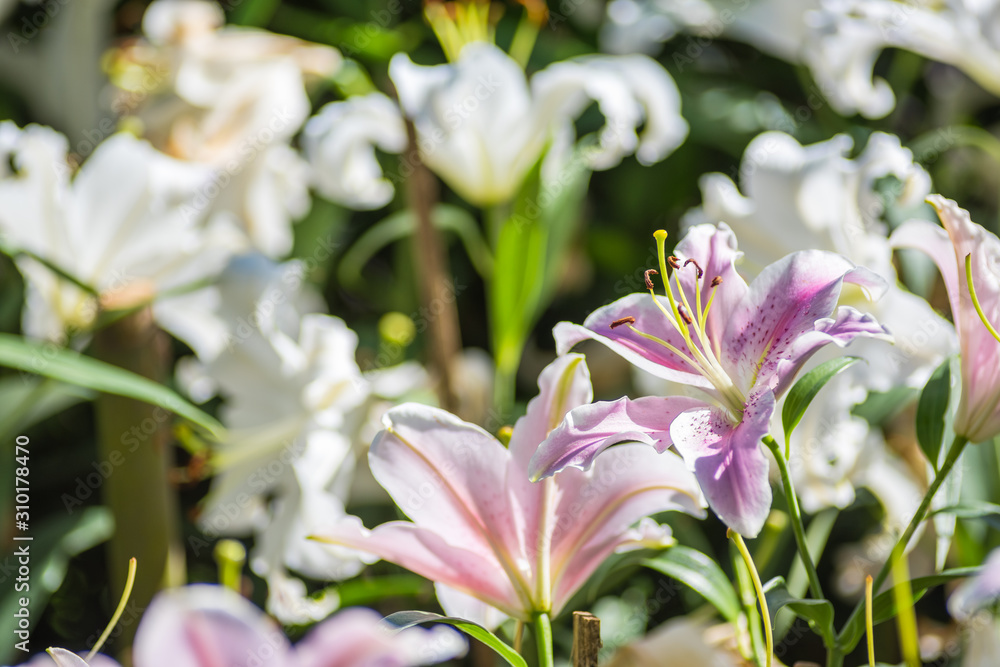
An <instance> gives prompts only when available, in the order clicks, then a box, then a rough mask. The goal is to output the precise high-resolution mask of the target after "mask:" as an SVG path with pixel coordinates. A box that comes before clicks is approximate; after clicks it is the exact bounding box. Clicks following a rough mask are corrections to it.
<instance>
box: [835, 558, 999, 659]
mask: <svg viewBox="0 0 1000 667" xmlns="http://www.w3.org/2000/svg"><path fill="white" fill-rule="evenodd" d="M981 569H982V568H981V567H959V568H954V569H951V570H945V571H944V572H941V573H940V574H932V575H930V576H927V577H917V578H916V579H913V580H911V581H910V586H911V587H912V589H913V601H914V602H916V601H917V600H919V599H920V598H921V597H923V595H924V593H926V592H927V591H928V590H929V589H931V588H934V587H935V586H940V585H941V584H945V583H948V582H949V581H954V580H955V579H964V578H966V577H972V576H975V575H977V574H979V571H980V570H981ZM895 615H896V601H895V599H894V598H893V596H892V590H891V589H890V590H887V591H884V592H882V593H880V594H879V595H876V596H875V599H874V600H872V621H873V623H874V624H875V625H878V624H879V623H883V622H885V621H888V620H889V619H891V618H893V617H894V616H895ZM864 632H865V619H864V614H858V615H857V616H855V617H854V620H853V621H852V622H851V624H850V625H847V626H845V627H844V629H843V630H841V632H840V647H841V649H842V650H843V651H845V652H850V651H851V650H853V649H854V647H855V646H857V644H858V642H859V641H861V637H863V636H864Z"/></svg>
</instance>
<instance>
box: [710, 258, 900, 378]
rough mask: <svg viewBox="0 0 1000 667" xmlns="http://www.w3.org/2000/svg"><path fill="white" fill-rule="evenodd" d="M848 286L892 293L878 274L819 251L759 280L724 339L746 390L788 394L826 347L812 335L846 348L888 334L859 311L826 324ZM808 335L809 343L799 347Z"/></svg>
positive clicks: (781, 264) (787, 261) (768, 271)
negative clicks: (868, 337)
mask: <svg viewBox="0 0 1000 667" xmlns="http://www.w3.org/2000/svg"><path fill="white" fill-rule="evenodd" d="M845 282H850V283H855V284H858V285H860V286H862V287H863V288H865V289H867V290H868V291H869V293H870V294H871V295H872V296H874V297H875V298H877V297H878V296H881V294H882V293H883V292H884V291H885V289H887V284H886V282H885V280H883V279H882V278H881V277H879V276H878V275H877V274H875V273H872V272H871V271H869V270H867V269H865V268H862V267H857V266H855V265H854V264H852V263H851V262H849V261H848V260H846V259H845V258H843V257H842V256H840V255H837V254H834V253H831V252H824V251H819V250H804V251H801V252H796V253H793V254H791V255H788V256H787V257H785V258H783V259H781V260H780V261H777V262H775V263H774V264H771V265H770V266H768V267H767V268H765V269H764V270H763V271H762V272H761V273H760V275H759V276H757V278H756V279H755V280H754V281H753V283H751V285H750V289H749V291H748V292H747V298H746V299H745V300H744V301H743V302H742V303H741V304H740V305H739V306H738V307H737V308H736V309H735V310H734V312H733V313H732V316H731V319H730V321H729V325H728V328H727V330H726V334H725V336H724V341H725V342H724V350H723V353H724V356H725V358H726V360H727V361H728V363H729V365H730V368H731V375H732V376H733V377H734V379H736V378H738V381H739V382H742V384H743V390H744V391H746V392H747V393H750V390H751V389H752V388H753V387H754V386H762V387H763V386H766V387H769V388H771V389H772V390H773V391H774V392H775V394H777V395H780V394H781V393H782V392H783V391H785V390H786V389H787V388H788V385H789V384H790V383H791V381H792V379H793V378H794V373H795V372H796V371H798V369H799V368H801V365H802V363H804V362H805V361H806V359H808V356H809V355H811V354H812V353H813V352H815V351H816V350H817V349H819V347H820V345H821V343H819V342H818V340H817V338H816V337H815V336H809V335H807V334H810V333H813V332H817V331H818V332H822V333H823V334H826V335H827V336H829V342H833V341H834V340H836V341H837V342H838V344H844V345H846V344H847V343H848V342H850V340H851V339H852V338H853V337H855V336H858V335H873V336H886V335H887V332H886V331H885V330H884V329H883V328H882V327H881V326H879V325H878V323H877V322H875V320H874V319H873V318H870V317H869V318H865V317H863V316H861V315H860V314H859V313H857V311H854V312H853V313H852V312H851V311H849V310H848V311H843V310H842V311H839V312H838V313H837V316H836V319H835V320H833V321H832V322H825V321H823V320H825V319H826V318H829V316H830V315H831V314H832V313H833V312H834V309H835V308H836V306H837V301H838V299H839V298H840V291H841V287H842V286H843V283H845ZM804 335H806V339H807V341H804V342H803V343H802V344H801V345H800V344H799V342H798V339H799V338H800V337H802V336H804ZM793 355H797V356H793ZM723 363H726V361H724V362H723Z"/></svg>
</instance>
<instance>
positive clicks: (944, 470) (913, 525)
mask: <svg viewBox="0 0 1000 667" xmlns="http://www.w3.org/2000/svg"><path fill="white" fill-rule="evenodd" d="M967 444H969V439H968V438H966V437H965V436H964V435H957V434H956V435H955V439H954V440H953V441H952V443H951V448H950V449H949V450H948V456H947V457H946V458H945V460H944V463H942V464H941V469H940V470H938V473H937V474H936V475H935V476H934V481H932V482H931V485H930V486H929V487H928V488H927V493H925V494H924V497H923V500H921V501H920V506H919V507H918V508H917V511H916V512H915V513H914V515H913V518H912V519H910V523H909V524H908V525H907V526H906V530H904V531H903V534H902V535H901V536H900V538H899V540H898V541H897V542H896V546H895V547H893V549H892V551H891V552H890V553H889V560H887V561H886V562H885V564H884V565H883V566H882V569H881V570H879V573H878V575H877V576H876V577H875V581H874V582H873V586H872V588H873V589H874V590H875V591H876V592H877V591H878V590H879V588H880V587H881V586H882V584H884V583H885V579H886V577H888V576H889V571H890V570H891V569H892V563H893V561H894V560H895V559H896V558H899V557H901V556H902V555H903V551H904V550H905V549H906V545H907V544H909V543H910V539H911V538H912V537H913V533H915V532H916V531H917V527H918V526H920V524H921V523H922V522H923V520H924V517H925V516H926V514H927V509H928V508H929V507H930V506H931V501H932V500H934V496H935V495H936V494H937V492H938V489H940V488H941V484H943V483H944V480H945V479H946V478H947V477H948V475H949V474H950V473H951V469H952V468H954V467H955V463H957V462H958V459H959V457H961V456H962V452H963V451H965V446H966V445H967ZM864 608H865V601H864V599H861V600H860V601H859V602H858V603H857V604H856V605H855V606H854V610H853V611H852V612H851V616H850V617H849V618H848V619H847V623H845V624H844V628H843V630H841V633H840V636H838V637H837V641H838V643H839V642H841V640H842V639H843V634H844V631H845V630H846V629H847V628H850V627H852V626H853V624H854V622H855V620H856V619H857V617H858V615H859V614H861V613H862V612H863V611H864ZM859 639H860V637H859ZM856 644H857V640H856V641H855V642H854V644H852V645H850V646H847V645H841V647H840V648H841V649H842V650H844V651H851V650H852V649H853V648H854V646H855V645H856Z"/></svg>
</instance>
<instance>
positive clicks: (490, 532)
mask: <svg viewBox="0 0 1000 667" xmlns="http://www.w3.org/2000/svg"><path fill="white" fill-rule="evenodd" d="M382 421H383V423H384V424H385V425H386V430H385V431H382V432H380V433H379V435H378V436H377V437H376V438H375V441H374V442H373V443H372V446H371V449H370V450H369V453H368V460H369V463H370V465H371V470H372V474H373V475H374V477H375V479H376V480H378V482H379V484H381V485H382V486H383V487H384V488H385V490H386V491H388V492H389V495H390V496H392V498H393V500H395V501H396V505H397V506H399V508H400V509H402V510H403V512H405V513H406V515H407V516H409V517H410V519H412V520H413V521H414V522H415V523H417V524H420V526H422V527H423V528H427V529H429V530H433V531H435V532H436V533H437V534H438V535H440V536H441V537H442V538H443V539H444V540H445V541H447V542H448V543H449V544H452V545H454V546H456V547H462V548H466V549H473V548H474V549H476V550H477V551H478V552H480V553H484V554H485V553H494V554H496V557H497V558H500V559H503V558H504V557H505V556H503V555H501V554H506V555H508V556H510V557H513V554H514V553H515V552H516V546H517V544H518V539H517V537H516V535H515V534H514V527H513V526H512V525H511V522H510V521H509V520H508V518H509V514H510V503H509V501H508V498H507V494H506V488H505V476H506V470H507V467H508V461H509V459H508V453H507V451H506V450H505V449H504V447H503V445H501V444H500V442H499V441H497V439H496V438H494V437H493V436H491V435H490V434H489V433H487V432H486V431H484V430H482V429H481V428H479V427H478V426H474V425H473V424H469V423H467V422H464V421H462V420H461V419H459V418H458V417H455V416H454V415H452V414H449V413H448V412H445V411H444V410H439V409H437V408H431V407H427V406H424V405H418V404H416V403H407V404H404V405H401V406H399V407H396V408H393V409H392V410H389V411H388V412H387V413H386V414H385V416H384V417H383V419H382Z"/></svg>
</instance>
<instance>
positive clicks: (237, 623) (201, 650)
mask: <svg viewBox="0 0 1000 667" xmlns="http://www.w3.org/2000/svg"><path fill="white" fill-rule="evenodd" d="M290 648H291V647H290V646H289V643H288V640H287V639H285V636H284V635H283V634H282V633H281V630H280V628H278V626H277V625H276V624H275V623H274V622H273V621H272V620H271V619H270V618H268V617H267V616H265V615H264V613H263V612H261V611H260V610H259V609H257V608H256V607H254V606H253V605H252V604H250V603H249V602H248V601H247V600H246V599H245V598H243V597H241V596H240V595H239V594H237V593H236V592H234V591H231V590H229V589H227V588H222V587H221V586H210V585H204V584H200V585H194V586H186V587H184V588H178V589H174V590H169V591H164V592H162V593H160V594H159V595H157V597H156V598H155V599H154V600H153V603H152V604H150V606H149V609H147V610H146V613H145V614H144V615H143V617H142V622H141V623H140V624H139V629H138V631H137V632H136V636H135V645H134V648H133V653H134V660H135V664H137V665H143V667H168V666H173V665H187V666H189V667H217V666H218V665H241V664H246V661H247V654H248V652H249V653H250V655H252V656H254V657H255V658H256V660H257V662H255V663H254V664H257V665H261V666H262V667H285V666H286V665H288V664H289V663H288V655H289V652H290Z"/></svg>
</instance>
